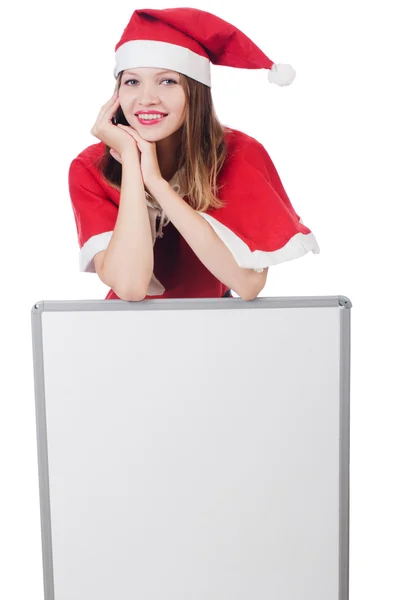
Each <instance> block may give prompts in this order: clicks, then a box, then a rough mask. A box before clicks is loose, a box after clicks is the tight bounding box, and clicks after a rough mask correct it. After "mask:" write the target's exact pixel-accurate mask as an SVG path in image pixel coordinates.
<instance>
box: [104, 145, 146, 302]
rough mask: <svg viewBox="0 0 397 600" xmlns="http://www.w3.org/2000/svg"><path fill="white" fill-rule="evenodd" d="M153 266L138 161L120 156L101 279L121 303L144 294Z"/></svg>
mask: <svg viewBox="0 0 397 600" xmlns="http://www.w3.org/2000/svg"><path fill="white" fill-rule="evenodd" d="M153 266H154V258H153V240H152V233H151V227H150V220H149V214H148V207H147V205H146V198H145V189H144V185H143V181H142V176H141V171H140V164H139V158H138V157H137V156H136V155H134V154H133V153H128V154H127V155H124V156H123V166H122V177H121V192H120V205H119V211H118V216H117V221H116V224H115V227H114V231H113V234H112V237H111V240H110V242H109V245H108V247H107V250H106V254H105V258H104V266H103V272H104V278H105V279H106V282H107V284H108V285H109V286H110V287H112V289H113V290H114V291H115V292H116V294H117V295H118V296H119V297H120V298H122V299H123V300H129V299H131V300H134V299H139V297H140V296H144V295H145V294H146V290H147V287H148V285H149V281H150V279H151V277H152V273H153Z"/></svg>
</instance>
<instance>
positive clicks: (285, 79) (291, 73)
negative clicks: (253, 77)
mask: <svg viewBox="0 0 397 600" xmlns="http://www.w3.org/2000/svg"><path fill="white" fill-rule="evenodd" d="M295 75H296V72H295V69H293V67H292V66H291V65H283V64H281V63H279V64H274V65H273V66H272V68H271V70H270V71H269V74H268V79H269V81H270V83H275V84H277V85H281V86H282V85H290V84H291V83H292V82H293V81H294V79H295Z"/></svg>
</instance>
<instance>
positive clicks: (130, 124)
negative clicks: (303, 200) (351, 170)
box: [69, 8, 319, 301]
mask: <svg viewBox="0 0 397 600" xmlns="http://www.w3.org/2000/svg"><path fill="white" fill-rule="evenodd" d="M211 62H212V63H214V64H219V65H225V66H232V67H240V68H266V69H269V80H270V81H271V82H273V83H277V84H278V85H288V84H289V83H291V82H292V80H293V79H294V76H295V72H294V70H293V69H292V67H290V66H289V65H276V64H274V63H273V62H272V61H270V60H269V59H268V58H267V57H266V56H265V55H264V54H263V52H262V51H261V50H260V49H259V48H258V47H257V46H256V45H255V44H254V43H253V42H252V41H251V40H250V39H249V38H247V37H246V36H245V35H244V34H243V33H242V32H241V31H239V30H238V29H236V28H235V27H233V26H232V25H231V24H229V23H227V22H226V21H223V20H222V19H219V18H218V17H216V16H215V15H212V14H211V13H208V12H204V11H201V10H198V9H192V8H173V9H164V10H154V9H140V10H136V11H135V12H134V13H133V15H132V17H131V19H130V22H129V23H128V25H127V27H126V29H125V30H124V32H123V35H122V37H121V39H120V41H119V43H118V44H117V46H116V67H115V70H114V76H115V77H116V80H117V82H116V89H115V93H114V94H113V96H112V98H110V99H109V100H108V101H107V102H106V103H105V104H104V105H103V106H102V108H101V110H100V112H99V115H98V117H97V120H96V122H95V124H94V126H93V128H92V130H91V133H92V134H93V135H94V136H95V137H97V138H98V139H99V140H100V142H99V143H97V144H93V145H92V146H89V147H88V148H86V149H85V150H83V151H82V152H81V153H80V154H79V155H78V156H77V157H76V158H75V159H74V160H73V161H72V163H71V165H70V170H69V189H70V196H71V201H72V207H73V211H74V215H75V219H76V225H77V231H78V240H79V246H80V269H81V271H84V272H96V273H97V274H98V276H99V277H100V279H101V280H102V281H103V282H104V283H105V284H107V285H108V286H109V287H110V288H111V289H110V291H109V293H108V294H107V296H106V298H107V299H122V300H127V301H134V300H142V299H144V298H194V297H195V298H212V297H222V296H226V295H230V290H231V289H232V290H234V291H235V292H236V293H237V294H238V295H239V296H240V297H241V298H243V299H244V300H251V299H253V298H255V297H256V296H257V295H258V294H259V292H260V291H261V290H262V289H263V287H264V285H265V282H266V278H267V273H268V268H269V266H270V265H276V264H278V263H280V262H283V261H287V260H292V259H294V258H298V257H300V256H303V255H304V254H306V253H307V252H309V251H312V252H313V253H318V252H319V247H318V244H317V241H316V239H315V237H314V235H313V233H312V232H311V231H310V229H308V228H307V227H306V226H305V225H304V224H303V222H302V220H301V219H300V217H299V216H298V215H297V213H296V212H295V210H294V208H293V207H292V204H291V202H290V200H289V198H288V196H287V194H286V192H285V190H284V188H283V185H282V183H281V181H280V178H279V176H278V173H277V171H276V168H275V166H274V164H273V162H272V160H271V159H270V156H269V154H268V153H267V151H266V150H265V148H264V147H263V145H262V144H260V143H259V142H258V141H257V140H255V139H254V138H252V137H250V136H248V135H246V134H244V133H243V132H240V131H237V130H235V129H231V128H226V127H223V126H222V124H221V123H220V122H219V120H218V118H217V116H216V114H215V110H214V106H213V103H212V98H211V82H210V63H211ZM242 108H243V109H244V110H253V109H256V110H258V106H256V107H254V106H250V105H249V97H247V103H246V105H245V106H244V107H242ZM259 109H260V107H259Z"/></svg>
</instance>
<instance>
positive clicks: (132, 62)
mask: <svg viewBox="0 0 397 600" xmlns="http://www.w3.org/2000/svg"><path fill="white" fill-rule="evenodd" d="M210 64H211V63H210V61H209V59H208V58H206V57H205V56H200V55H199V54H196V53H195V52H192V50H189V49H188V48H184V47H183V46H177V45H176V44H169V43H168V42H157V41H154V40H132V41H130V42H126V43H125V44H123V45H122V46H120V48H118V49H117V51H116V65H115V67H114V70H113V75H114V77H117V75H118V74H119V73H120V71H124V70H125V69H134V68H137V69H138V68H139V67H155V68H157V69H170V70H171V71H177V72H178V73H182V74H183V75H187V76H188V77H191V78H192V79H195V80H196V81H200V83H204V84H205V85H207V86H208V87H211V71H210Z"/></svg>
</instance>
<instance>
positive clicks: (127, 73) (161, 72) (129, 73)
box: [123, 71, 174, 77]
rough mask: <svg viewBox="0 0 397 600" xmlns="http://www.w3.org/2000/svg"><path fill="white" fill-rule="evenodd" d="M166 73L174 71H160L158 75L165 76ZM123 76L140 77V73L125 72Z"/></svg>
mask: <svg viewBox="0 0 397 600" xmlns="http://www.w3.org/2000/svg"><path fill="white" fill-rule="evenodd" d="M164 73H174V71H159V72H158V73H156V75H163V74H164ZM123 75H136V76H137V77H139V75H138V73H134V72H133V71H124V73H123Z"/></svg>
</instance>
